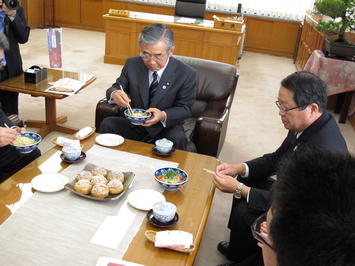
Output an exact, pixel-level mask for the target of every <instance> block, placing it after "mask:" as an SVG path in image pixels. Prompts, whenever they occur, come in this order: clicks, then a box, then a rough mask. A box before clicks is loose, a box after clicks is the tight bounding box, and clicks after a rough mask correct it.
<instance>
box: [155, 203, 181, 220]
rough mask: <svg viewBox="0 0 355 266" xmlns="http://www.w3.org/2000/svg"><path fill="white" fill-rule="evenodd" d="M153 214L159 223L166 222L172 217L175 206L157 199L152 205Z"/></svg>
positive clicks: (174, 212)
mask: <svg viewBox="0 0 355 266" xmlns="http://www.w3.org/2000/svg"><path fill="white" fill-rule="evenodd" d="M152 210H153V216H154V218H155V219H157V220H158V221H159V222H161V223H168V222H170V221H171V220H172V219H174V217H175V214H176V206H175V205H174V204H172V203H170V202H166V201H158V202H156V203H154V204H153V207H152Z"/></svg>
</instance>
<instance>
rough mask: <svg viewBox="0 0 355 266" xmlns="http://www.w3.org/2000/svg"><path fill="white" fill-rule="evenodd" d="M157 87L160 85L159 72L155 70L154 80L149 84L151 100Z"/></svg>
mask: <svg viewBox="0 0 355 266" xmlns="http://www.w3.org/2000/svg"><path fill="white" fill-rule="evenodd" d="M157 87H158V74H157V72H153V81H152V83H151V84H150V86H149V98H150V100H151V99H152V98H153V96H154V92H155V90H156V88H157Z"/></svg>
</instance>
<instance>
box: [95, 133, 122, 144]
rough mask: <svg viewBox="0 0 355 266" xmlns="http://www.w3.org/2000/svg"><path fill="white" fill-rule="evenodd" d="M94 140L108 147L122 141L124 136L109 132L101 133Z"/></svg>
mask: <svg viewBox="0 0 355 266" xmlns="http://www.w3.org/2000/svg"><path fill="white" fill-rule="evenodd" d="M95 140H96V142H97V143H98V144H100V145H102V146H109V147H113V146H118V145H121V144H122V143H123V142H124V138H123V137H121V136H120V135H116V134H110V133H106V134H101V135H99V136H97V137H96V139H95Z"/></svg>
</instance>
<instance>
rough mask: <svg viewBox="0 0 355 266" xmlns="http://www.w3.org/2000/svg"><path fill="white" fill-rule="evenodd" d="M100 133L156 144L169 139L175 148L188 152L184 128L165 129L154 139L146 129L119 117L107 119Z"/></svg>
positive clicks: (103, 122)
mask: <svg viewBox="0 0 355 266" xmlns="http://www.w3.org/2000/svg"><path fill="white" fill-rule="evenodd" d="M99 132H100V133H114V134H118V135H121V136H122V137H124V138H127V139H132V140H138V141H142V142H147V143H154V142H155V141H156V140H157V139H161V138H167V139H169V140H171V141H172V142H173V143H174V147H175V148H177V149H180V150H186V146H187V139H186V136H185V133H184V129H183V127H182V126H174V127H169V128H164V129H163V130H162V131H161V132H160V133H159V134H158V136H155V137H152V136H150V135H149V134H148V131H147V130H146V129H145V127H142V126H135V125H132V124H131V123H130V122H129V120H128V119H126V118H123V117H118V116H111V117H107V118H105V119H104V120H103V121H102V123H101V125H100V128H99Z"/></svg>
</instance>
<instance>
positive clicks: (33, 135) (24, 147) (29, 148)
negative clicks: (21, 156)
mask: <svg viewBox="0 0 355 266" xmlns="http://www.w3.org/2000/svg"><path fill="white" fill-rule="evenodd" d="M18 136H19V137H28V138H30V139H33V140H34V141H35V143H33V144H30V145H14V144H11V145H12V146H14V147H15V148H16V149H17V150H18V151H19V152H20V153H30V152H32V151H33V150H34V148H36V147H37V146H38V144H39V143H40V142H41V141H42V138H41V136H40V135H39V134H37V133H33V132H26V133H20V134H18Z"/></svg>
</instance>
